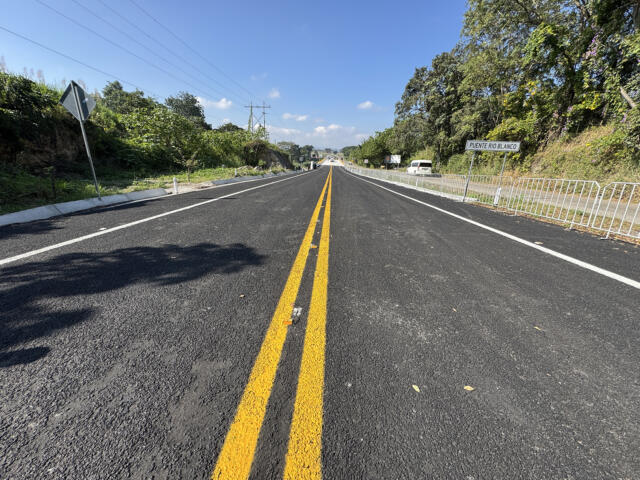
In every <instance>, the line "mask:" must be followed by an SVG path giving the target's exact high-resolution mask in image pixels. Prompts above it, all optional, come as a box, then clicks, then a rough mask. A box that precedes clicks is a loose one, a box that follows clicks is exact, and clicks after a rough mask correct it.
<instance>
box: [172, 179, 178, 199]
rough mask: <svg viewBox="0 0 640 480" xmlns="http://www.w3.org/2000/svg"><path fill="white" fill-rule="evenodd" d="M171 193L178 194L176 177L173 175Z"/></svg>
mask: <svg viewBox="0 0 640 480" xmlns="http://www.w3.org/2000/svg"><path fill="white" fill-rule="evenodd" d="M173 194H174V195H177V194H178V179H177V178H176V177H173Z"/></svg>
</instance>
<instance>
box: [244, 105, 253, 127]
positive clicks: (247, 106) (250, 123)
mask: <svg viewBox="0 0 640 480" xmlns="http://www.w3.org/2000/svg"><path fill="white" fill-rule="evenodd" d="M244 108H248V109H249V124H248V125H247V130H248V131H249V133H253V102H251V103H249V105H245V106H244Z"/></svg>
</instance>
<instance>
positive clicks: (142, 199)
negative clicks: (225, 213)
mask: <svg viewBox="0 0 640 480" xmlns="http://www.w3.org/2000/svg"><path fill="white" fill-rule="evenodd" d="M306 173H309V171H306V172H302V173H299V174H298V175H304V174H306ZM256 176H257V175H256ZM288 176H296V175H295V173H290V174H289V175H288ZM277 177H278V175H273V176H271V177H260V178H250V179H248V180H242V181H240V182H228V183H223V184H222V185H218V184H212V185H209V186H206V187H202V188H197V189H195V190H189V191H186V192H180V191H178V193H167V194H166V195H160V196H159V197H151V198H141V199H139V200H129V201H127V202H122V203H114V204H113V205H105V206H104V207H97V208H93V209H92V210H93V211H94V212H102V211H104V210H110V209H112V208H118V207H122V206H123V205H131V204H133V203H139V202H153V201H155V200H167V199H169V198H176V196H177V195H187V194H188V193H197V192H201V191H202V190H211V189H212V188H216V189H217V188H222V187H229V186H231V185H241V184H243V183H249V182H257V181H259V180H268V179H270V178H277ZM231 178H233V177H231ZM220 180H226V179H224V178H221V179H220ZM213 181H215V180H213ZM159 188H162V187H159ZM163 190H167V189H166V188H165V189H163ZM178 190H180V184H178ZM133 191H134V192H135V190H133ZM127 193H131V192H127ZM74 213H76V212H72V213H69V214H66V215H73V214H74ZM60 216H62V215H60ZM52 218H53V217H52ZM43 220H48V219H46V218H45V219H43ZM34 221H36V222H37V221H38V220H34Z"/></svg>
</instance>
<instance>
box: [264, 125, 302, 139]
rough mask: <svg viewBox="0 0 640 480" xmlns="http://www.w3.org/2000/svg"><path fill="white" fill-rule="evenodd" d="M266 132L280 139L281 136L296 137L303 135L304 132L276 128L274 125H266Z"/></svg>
mask: <svg viewBox="0 0 640 480" xmlns="http://www.w3.org/2000/svg"><path fill="white" fill-rule="evenodd" d="M267 130H268V131H269V133H271V134H275V135H278V136H280V137H281V136H283V135H289V136H292V135H296V136H297V135H301V134H304V132H302V131H301V130H298V129H297V128H284V127H276V126H274V125H267Z"/></svg>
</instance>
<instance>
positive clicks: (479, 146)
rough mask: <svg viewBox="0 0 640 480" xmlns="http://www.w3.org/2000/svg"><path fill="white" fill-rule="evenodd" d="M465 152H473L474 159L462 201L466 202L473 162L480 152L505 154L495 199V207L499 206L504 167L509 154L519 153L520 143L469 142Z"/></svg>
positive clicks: (471, 166)
mask: <svg viewBox="0 0 640 480" xmlns="http://www.w3.org/2000/svg"><path fill="white" fill-rule="evenodd" d="M465 150H471V151H473V157H472V158H471V165H469V174H468V175H467V181H466V183H465V186H464V195H463V196H462V201H463V202H464V201H466V199H467V192H468V190H469V180H470V179H471V169H472V168H473V162H474V160H475V158H476V154H477V153H478V152H504V158H503V159H502V168H501V169H500V180H499V183H498V188H497V190H496V194H495V196H494V198H493V205H494V206H495V205H498V202H500V194H501V192H502V176H503V175H504V167H505V164H506V162H507V154H508V153H509V152H519V151H520V142H502V141H495V142H492V141H486V140H467V145H466V147H465Z"/></svg>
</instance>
